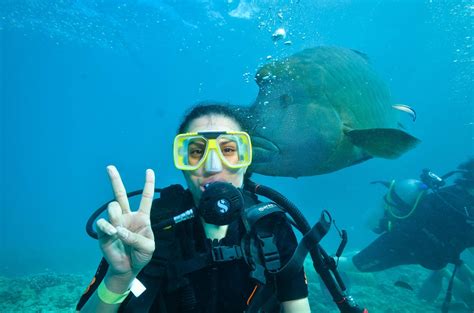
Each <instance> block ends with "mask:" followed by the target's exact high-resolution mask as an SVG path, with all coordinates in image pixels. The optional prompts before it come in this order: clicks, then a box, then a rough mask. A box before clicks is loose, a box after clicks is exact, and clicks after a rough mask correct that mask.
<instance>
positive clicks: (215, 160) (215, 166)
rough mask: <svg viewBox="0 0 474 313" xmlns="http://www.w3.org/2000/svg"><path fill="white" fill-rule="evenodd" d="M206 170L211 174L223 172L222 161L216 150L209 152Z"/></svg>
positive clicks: (205, 165) (205, 164)
mask: <svg viewBox="0 0 474 313" xmlns="http://www.w3.org/2000/svg"><path fill="white" fill-rule="evenodd" d="M204 170H205V171H206V172H209V173H218V172H222V161H221V159H220V158H219V156H218V155H217V151H214V149H212V150H211V151H209V155H208V156H207V159H206V161H205V163H204Z"/></svg>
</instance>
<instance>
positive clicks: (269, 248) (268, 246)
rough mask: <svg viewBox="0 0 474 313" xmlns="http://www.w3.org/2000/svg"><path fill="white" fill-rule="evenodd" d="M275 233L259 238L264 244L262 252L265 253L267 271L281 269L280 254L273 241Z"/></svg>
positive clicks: (264, 259)
mask: <svg viewBox="0 0 474 313" xmlns="http://www.w3.org/2000/svg"><path fill="white" fill-rule="evenodd" d="M273 238H274V237H273V235H271V236H269V237H260V236H259V240H260V243H261V245H262V252H263V253H262V254H263V261H264V262H265V268H266V269H267V271H269V272H272V271H277V270H278V269H280V266H281V264H280V254H279V253H278V249H277V247H276V245H275V243H274V242H273Z"/></svg>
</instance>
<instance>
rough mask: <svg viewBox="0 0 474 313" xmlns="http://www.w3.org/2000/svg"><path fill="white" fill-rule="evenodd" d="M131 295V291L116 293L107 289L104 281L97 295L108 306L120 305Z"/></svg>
mask: <svg viewBox="0 0 474 313" xmlns="http://www.w3.org/2000/svg"><path fill="white" fill-rule="evenodd" d="M129 293H130V289H129V290H127V291H125V292H124V293H115V292H112V291H110V290H109V289H107V287H106V286H105V283H104V281H102V282H101V283H100V285H99V287H98V288H97V295H98V296H99V299H100V300H101V301H102V302H104V303H107V304H119V303H122V302H123V300H125V298H126V297H127V296H128V294H129Z"/></svg>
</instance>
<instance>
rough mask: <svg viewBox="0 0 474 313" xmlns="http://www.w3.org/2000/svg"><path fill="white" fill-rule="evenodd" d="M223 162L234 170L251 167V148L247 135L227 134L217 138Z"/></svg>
mask: <svg viewBox="0 0 474 313" xmlns="http://www.w3.org/2000/svg"><path fill="white" fill-rule="evenodd" d="M217 146H218V147H219V153H220V154H221V157H222V160H223V161H224V162H225V163H226V164H227V166H229V167H232V168H238V167H244V166H248V165H250V161H251V159H250V158H251V147H250V140H249V138H248V136H246V134H225V135H220V136H219V137H218V138H217Z"/></svg>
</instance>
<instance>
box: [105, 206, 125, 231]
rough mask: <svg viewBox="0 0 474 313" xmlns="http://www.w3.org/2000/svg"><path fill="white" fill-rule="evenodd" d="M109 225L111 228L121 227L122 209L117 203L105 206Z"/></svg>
mask: <svg viewBox="0 0 474 313" xmlns="http://www.w3.org/2000/svg"><path fill="white" fill-rule="evenodd" d="M107 213H108V214H109V221H110V224H112V225H113V226H115V227H117V226H123V218H122V209H121V208H120V204H119V203H118V202H117V201H112V202H110V203H109V205H108V206H107Z"/></svg>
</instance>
